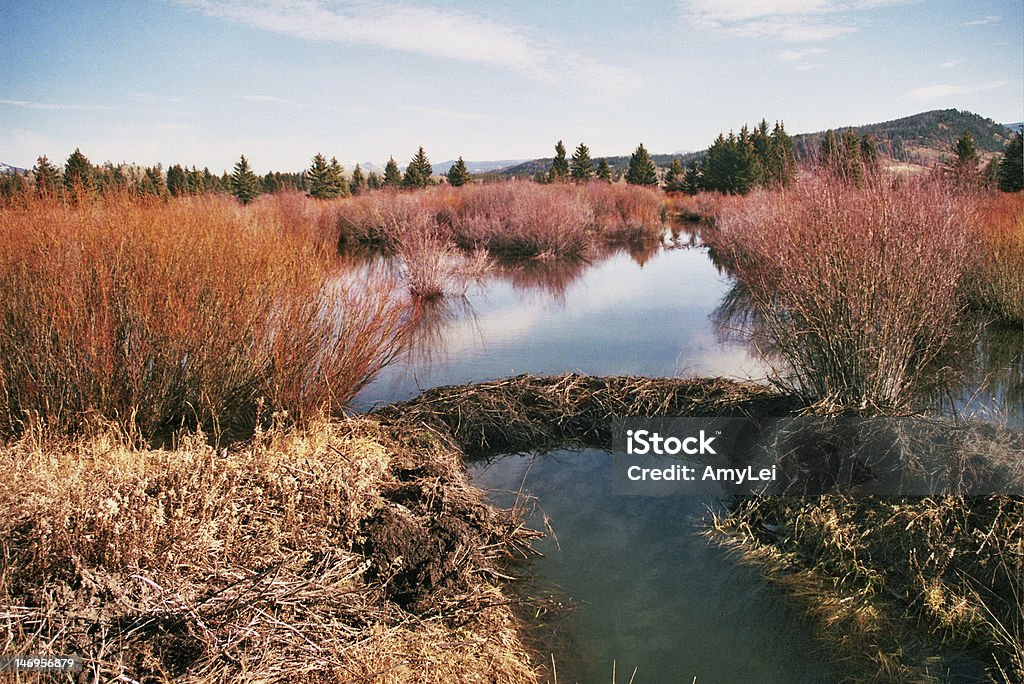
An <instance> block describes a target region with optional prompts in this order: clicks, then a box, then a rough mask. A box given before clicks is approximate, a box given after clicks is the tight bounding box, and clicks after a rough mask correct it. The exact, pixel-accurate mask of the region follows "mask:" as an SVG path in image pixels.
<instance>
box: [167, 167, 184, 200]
mask: <svg viewBox="0 0 1024 684" xmlns="http://www.w3.org/2000/svg"><path fill="white" fill-rule="evenodd" d="M167 192H169V193H170V194H171V196H172V197H180V196H182V195H187V194H188V192H189V188H188V177H187V176H186V175H185V169H183V168H182V167H181V164H175V165H174V166H172V167H170V168H169V169H167Z"/></svg>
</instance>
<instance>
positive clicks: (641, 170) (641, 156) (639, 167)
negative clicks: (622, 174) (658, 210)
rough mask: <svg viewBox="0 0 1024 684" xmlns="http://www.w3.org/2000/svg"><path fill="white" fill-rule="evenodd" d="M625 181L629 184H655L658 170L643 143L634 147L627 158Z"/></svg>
mask: <svg viewBox="0 0 1024 684" xmlns="http://www.w3.org/2000/svg"><path fill="white" fill-rule="evenodd" d="M626 182H627V183H629V184H630V185H657V184H658V170H657V169H656V168H655V166H654V161H653V160H652V159H651V155H650V154H648V153H647V148H645V147H644V144H643V143H640V146H639V147H637V148H636V151H634V152H633V155H632V156H631V157H630V158H629V169H627V171H626Z"/></svg>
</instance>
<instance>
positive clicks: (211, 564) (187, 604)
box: [0, 419, 537, 683]
mask: <svg viewBox="0 0 1024 684" xmlns="http://www.w3.org/2000/svg"><path fill="white" fill-rule="evenodd" d="M0 469H2V472H4V473H5V474H6V475H5V477H4V478H3V479H2V480H0V506H2V507H3V509H4V511H5V514H4V516H3V519H2V521H0V558H2V561H0V625H2V627H0V628H2V630H3V634H4V638H3V640H2V646H3V650H4V652H5V653H43V654H50V653H60V654H74V655H79V656H81V657H82V658H83V659H84V660H85V664H86V674H85V675H84V676H85V678H86V679H87V680H88V681H182V680H187V681H191V682H209V683H213V682H224V683H227V682H237V681H262V682H321V681H342V680H343V681H352V680H356V681H363V680H366V681H370V680H372V681H380V682H451V681H503V682H525V683H529V682H535V681H536V680H537V678H536V675H535V672H534V669H533V667H532V665H531V661H530V657H531V656H530V654H529V653H528V651H527V650H526V648H525V647H524V646H523V644H522V642H521V641H520V639H519V636H518V631H517V630H518V626H519V622H518V621H517V619H516V618H515V617H514V615H513V614H512V609H511V607H510V606H511V604H512V603H513V601H512V600H511V599H510V597H509V596H508V595H507V594H506V591H507V587H506V586H505V580H504V579H502V578H503V577H505V576H506V574H507V572H508V571H507V570H504V569H503V568H504V566H505V565H506V563H507V562H508V560H509V559H510V558H514V557H523V556H524V555H529V553H530V551H529V548H528V543H529V540H530V538H532V536H534V534H533V533H532V532H529V531H528V530H525V529H524V528H523V527H522V526H521V524H520V522H519V520H518V519H517V518H516V517H515V516H513V515H511V514H509V513H503V512H499V511H496V510H495V509H493V508H491V507H489V506H488V505H487V504H486V502H485V500H484V497H483V493H482V492H480V491H479V490H476V489H474V488H472V487H471V486H470V485H469V484H468V482H467V480H466V477H465V474H464V472H463V470H462V468H461V463H460V456H459V454H458V452H457V451H456V450H454V449H453V448H452V447H451V446H450V445H449V443H448V441H447V440H446V439H445V438H444V437H442V436H441V435H439V434H437V433H434V432H430V431H428V430H424V429H422V428H417V427H415V426H411V425H408V424H404V425H383V424H381V423H378V422H377V421H374V420H370V419H346V420H344V421H334V422H322V423H321V422H317V423H313V424H309V425H307V426H306V427H305V428H304V429H302V430H285V429H280V428H277V427H275V428H272V429H271V430H269V431H267V432H262V431H258V432H257V433H256V435H255V437H254V438H253V439H252V440H251V441H250V442H248V443H246V444H238V445H236V446H235V447H233V448H231V449H218V448H215V447H213V446H210V445H209V443H208V440H207V439H206V438H205V437H204V436H203V435H202V434H193V435H191V436H189V437H187V438H185V439H182V440H181V441H179V442H178V443H177V444H176V445H174V446H173V447H172V448H168V449H139V448H137V447H135V446H133V445H131V444H129V441H126V440H125V434H124V433H123V432H122V431H121V430H120V429H119V428H118V427H117V426H108V427H104V428H103V429H99V430H97V431H96V432H95V433H93V434H89V435H84V436H81V437H77V438H75V439H70V440H69V439H63V440H57V439H49V438H47V439H39V438H37V437H36V436H31V435H30V436H26V437H25V438H23V439H21V440H19V441H18V442H15V443H12V444H9V445H6V446H2V447H0ZM27 492H30V493H31V494H30V495H26V493H27ZM29 677H34V675H30V676H26V677H25V678H24V679H23V680H20V681H35V679H30V678H29ZM16 681H19V680H16Z"/></svg>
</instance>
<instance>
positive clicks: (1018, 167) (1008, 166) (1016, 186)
mask: <svg viewBox="0 0 1024 684" xmlns="http://www.w3.org/2000/svg"><path fill="white" fill-rule="evenodd" d="M43 159H45V157H43ZM999 189H1000V190H1002V191H1003V192H1020V191H1021V190H1024V135H1022V134H1021V132H1020V131H1018V132H1017V133H1014V135H1013V137H1012V138H1010V142H1009V144H1008V145H1007V146H1006V149H1005V150H1004V151H1003V158H1002V159H1001V160H1000V162H999Z"/></svg>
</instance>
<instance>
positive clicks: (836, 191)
mask: <svg viewBox="0 0 1024 684" xmlns="http://www.w3.org/2000/svg"><path fill="white" fill-rule="evenodd" d="M973 232H974V228H973V212H972V211H971V208H970V203H969V202H965V201H963V200H962V198H960V197H958V196H957V194H956V193H955V192H954V191H953V190H952V189H950V188H949V187H948V186H946V185H944V184H942V183H941V182H938V181H935V180H930V179H887V178H883V177H878V178H875V179H872V180H871V181H870V182H868V183H867V184H866V185H865V186H864V187H863V188H856V187H852V186H850V185H848V184H846V183H844V182H842V180H841V179H838V178H835V177H832V176H829V175H825V174H819V175H815V176H810V177H806V178H804V179H802V180H801V181H800V182H799V183H798V184H797V185H796V186H795V187H794V188H792V189H790V190H787V191H779V192H764V191H761V192H757V193H754V194H753V195H751V196H749V197H748V198H747V199H746V200H745V201H744V202H743V203H740V204H733V205H730V206H728V207H726V208H724V209H723V211H722V212H721V213H720V215H719V217H718V219H717V221H716V222H715V224H714V226H713V227H712V228H711V229H710V230H709V231H707V234H706V239H707V240H708V241H709V244H710V245H711V247H712V249H713V250H714V252H715V253H716V255H717V256H718V257H721V258H722V259H723V260H724V261H725V262H726V263H727V264H728V265H729V267H730V269H732V270H733V271H734V273H735V274H736V276H737V277H738V279H739V280H740V281H741V282H742V283H743V284H744V285H745V286H746V288H747V289H748V295H749V298H750V302H751V305H752V306H753V308H754V309H755V314H756V315H757V317H758V318H759V325H760V327H761V332H763V333H764V334H766V335H767V336H768V339H769V340H770V341H771V344H772V347H773V350H774V351H775V352H777V353H778V354H780V355H781V356H782V358H783V359H784V361H785V362H786V366H787V369H786V370H785V371H783V375H782V376H781V377H780V378H779V380H780V381H781V382H782V383H783V384H784V385H785V386H786V388H787V389H790V390H793V391H796V392H799V393H801V394H803V395H804V396H805V397H806V398H808V399H809V400H812V401H823V402H827V403H830V404H833V405H835V406H838V407H840V408H844V409H855V410H866V409H868V408H883V409H894V408H895V409H899V408H905V407H907V406H908V405H909V403H910V402H911V401H912V399H913V397H914V396H915V393H916V392H917V391H918V390H920V389H922V388H923V387H924V386H926V385H927V384H929V383H930V382H931V381H932V380H933V379H934V376H933V375H932V373H931V372H930V371H931V369H932V367H933V366H934V365H935V364H936V362H938V361H939V360H940V359H941V358H942V357H943V356H944V354H945V353H946V352H947V351H948V350H949V349H950V347H951V345H952V342H953V340H954V339H955V338H956V335H957V332H956V322H957V320H958V319H959V317H960V315H961V313H962V310H963V309H964V297H962V291H963V286H964V279H965V276H966V275H967V274H968V273H969V270H970V268H971V261H972V255H971V247H972V245H971V242H972V236H973Z"/></svg>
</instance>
